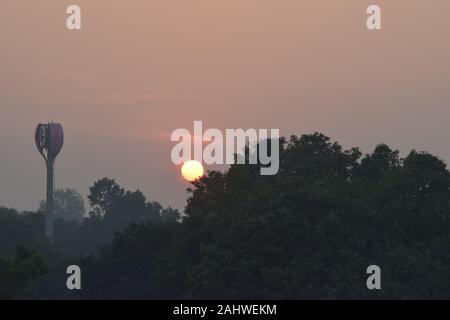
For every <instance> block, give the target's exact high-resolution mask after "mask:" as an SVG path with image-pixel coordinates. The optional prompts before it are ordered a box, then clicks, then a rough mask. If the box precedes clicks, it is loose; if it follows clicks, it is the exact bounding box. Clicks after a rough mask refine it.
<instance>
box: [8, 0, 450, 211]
mask: <svg viewBox="0 0 450 320" xmlns="http://www.w3.org/2000/svg"><path fill="white" fill-rule="evenodd" d="M73 3H76V4H78V5H80V6H81V8H82V10H83V11H82V13H83V30H82V31H81V32H71V31H68V30H66V28H65V18H66V13H65V9H66V7H67V6H68V5H70V4H73ZM373 3H376V4H379V5H380V6H381V7H382V10H383V11H382V14H383V15H382V18H383V30H382V31H377V32H369V31H368V30H367V29H366V28H365V19H366V14H365V10H366V8H367V6H368V5H369V4H373ZM449 12H450V2H449V1H447V0H433V1H432V2H431V1H422V0H396V1H380V0H372V1H365V0H341V1H335V0H327V1H324V0H309V1H299V0H270V1H269V0H227V1H216V0H214V1H212V0H95V1H92V0H71V1H65V0H64V1H63V0H39V1H29V0H1V2H0V41H1V45H0V111H1V118H0V205H1V204H3V205H6V206H12V207H16V208H19V209H36V208H37V206H38V203H39V201H40V200H41V199H43V198H44V195H45V171H44V163H43V161H42V159H41V158H40V156H39V154H38V152H37V151H36V149H35V146H34V142H33V131H34V128H35V126H36V124H37V123H39V122H45V121H47V120H54V121H58V122H61V123H62V124H63V125H64V128H65V132H66V144H65V146H64V148H63V151H62V153H61V155H60V157H59V158H58V160H57V164H56V170H57V171H56V186H57V187H74V188H76V189H78V190H79V191H80V192H82V193H83V194H86V193H87V192H88V187H89V186H90V185H92V183H93V182H94V181H95V180H96V179H98V178H101V177H104V176H108V177H113V178H116V179H117V181H118V182H119V183H121V184H123V185H124V186H125V187H127V188H133V189H134V188H140V189H142V191H143V192H144V193H145V195H146V196H147V197H148V198H149V199H151V200H157V201H161V202H162V203H163V204H164V205H172V206H175V207H177V208H182V207H183V206H184V201H185V197H186V193H185V188H186V187H187V186H188V184H187V183H186V182H184V181H182V180H181V178H180V176H179V172H178V171H177V170H176V168H174V166H173V165H172V164H171V162H170V149H171V147H172V146H173V144H171V143H170V133H171V131H172V130H174V129H176V128H188V129H190V130H192V126H193V121H194V120H203V122H204V125H205V126H206V127H208V128H211V127H214V128H220V129H224V128H239V127H243V128H280V130H281V133H282V134H283V135H290V134H302V133H309V132H313V131H320V132H323V133H325V134H327V135H330V136H331V137H332V138H333V139H336V140H338V141H341V142H342V143H343V144H344V145H345V146H346V147H352V146H361V147H362V149H363V151H365V152H368V151H370V150H371V149H372V148H373V147H374V146H375V145H376V144H377V143H380V142H386V143H388V144H390V145H392V146H393V147H395V148H399V149H400V150H401V151H402V153H403V154H404V153H405V152H407V151H409V150H410V149H411V148H416V149H419V150H427V151H430V152H433V153H435V154H437V155H438V156H440V157H442V158H443V159H444V160H446V161H449V160H450V142H449V139H448V136H449V134H450V128H449V125H450V117H449V115H450V108H449V106H450V90H449V84H450V43H449V41H448V36H449V31H450V20H449V19H448V14H449Z"/></svg>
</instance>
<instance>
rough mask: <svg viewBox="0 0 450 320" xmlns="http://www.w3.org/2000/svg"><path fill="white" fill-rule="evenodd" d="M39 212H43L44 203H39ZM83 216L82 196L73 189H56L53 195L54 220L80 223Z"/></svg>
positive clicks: (44, 208)
mask: <svg viewBox="0 0 450 320" xmlns="http://www.w3.org/2000/svg"><path fill="white" fill-rule="evenodd" d="M39 210H40V211H42V212H45V210H46V201H45V200H43V201H41V204H40V209H39ZM84 214H85V208H84V201H83V196H82V195H81V194H80V193H79V192H78V191H76V190H75V189H65V190H63V189H56V190H55V193H54V215H55V218H60V219H64V220H66V221H76V222H78V223H81V222H82V221H83V218H84Z"/></svg>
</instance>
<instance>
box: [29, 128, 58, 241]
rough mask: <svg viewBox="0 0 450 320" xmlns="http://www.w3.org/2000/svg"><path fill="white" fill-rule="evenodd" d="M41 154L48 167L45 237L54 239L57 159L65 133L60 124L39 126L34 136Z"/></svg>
mask: <svg viewBox="0 0 450 320" xmlns="http://www.w3.org/2000/svg"><path fill="white" fill-rule="evenodd" d="M34 139H35V141H36V146H37V148H38V151H39V153H40V154H41V155H42V157H43V158H44V160H45V164H46V166H47V200H46V208H45V235H46V236H47V238H49V239H51V238H53V184H54V180H53V179H54V167H55V159H56V157H57V156H58V154H59V152H60V151H61V149H62V146H63V143H64V131H63V128H62V126H61V125H60V124H59V123H53V122H49V123H45V124H42V123H41V124H39V125H38V126H37V128H36V132H35V135H34Z"/></svg>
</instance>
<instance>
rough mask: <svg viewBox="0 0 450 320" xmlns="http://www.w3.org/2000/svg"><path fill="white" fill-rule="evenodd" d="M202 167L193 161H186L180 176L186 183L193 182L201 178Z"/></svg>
mask: <svg viewBox="0 0 450 320" xmlns="http://www.w3.org/2000/svg"><path fill="white" fill-rule="evenodd" d="M203 172H204V170H203V166H202V164H201V163H200V162H198V161H195V160H189V161H186V162H185V163H184V164H183V166H182V167H181V175H182V176H183V178H184V179H186V180H187V181H194V180H196V179H199V178H201V177H202V176H203Z"/></svg>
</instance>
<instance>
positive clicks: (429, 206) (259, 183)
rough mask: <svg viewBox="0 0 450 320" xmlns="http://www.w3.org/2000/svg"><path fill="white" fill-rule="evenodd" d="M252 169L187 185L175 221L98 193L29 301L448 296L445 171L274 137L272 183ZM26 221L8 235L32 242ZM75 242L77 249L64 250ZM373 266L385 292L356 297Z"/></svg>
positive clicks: (417, 161)
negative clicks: (276, 167) (77, 277)
mask: <svg viewBox="0 0 450 320" xmlns="http://www.w3.org/2000/svg"><path fill="white" fill-rule="evenodd" d="M259 169H260V168H259V166H258V165H233V166H231V168H230V169H229V170H228V171H227V172H225V173H220V172H217V171H213V172H209V173H208V175H207V176H206V177H204V178H202V179H201V180H200V181H197V182H195V183H194V184H193V187H192V189H191V190H190V194H189V198H188V202H187V206H186V208H185V212H184V214H185V217H183V219H182V222H178V221H179V215H177V213H176V212H173V211H172V210H169V212H168V214H167V215H166V214H163V213H162V209H161V208H160V207H159V209H158V210H155V211H154V212H155V215H154V218H152V219H150V217H149V216H148V212H150V211H151V210H150V209H149V208H150V207H151V205H150V204H148V203H147V202H145V200H144V203H146V205H145V206H143V205H138V206H135V204H136V203H137V202H139V203H141V204H142V197H141V196H139V195H138V194H133V193H128V192H125V191H124V190H122V189H121V188H120V187H116V186H115V183H106V182H108V181H109V182H111V180H108V179H104V180H101V181H99V182H98V184H97V187H96V186H94V187H93V189H92V188H91V195H90V197H89V200H90V201H91V204H92V205H93V207H94V209H93V213H95V214H92V216H91V217H90V218H89V219H88V220H89V223H86V221H85V223H83V224H82V225H81V226H78V227H77V228H76V229H74V230H77V231H76V232H75V231H74V234H72V235H71V234H70V233H62V234H60V235H59V236H58V237H60V238H59V239H60V240H57V241H61V243H64V241H66V242H65V243H66V244H65V245H61V247H58V249H56V248H51V249H50V250H48V252H53V254H54V255H56V254H59V255H60V256H63V257H68V258H60V259H59V264H57V266H56V267H54V269H53V270H49V272H48V273H47V274H46V275H45V276H38V277H37V279H38V280H37V281H35V282H34V284H35V285H36V290H35V293H36V294H37V296H36V297H37V298H43V297H55V298H73V299H77V298H85V299H113V298H125V299H162V298H197V299H204V298H208V299H223V298H226V299H244V298H252V299H259V298H263V299H267V298H270V299H301V298H308V299H311V298H319V299H334V298H355V299H360V298H368V299H378V298H448V297H450V210H449V209H450V207H449V206H450V189H449V188H450V172H449V171H448V170H447V168H446V165H445V163H444V162H443V161H441V160H440V159H438V158H437V157H435V156H433V155H431V154H429V153H422V152H416V151H411V152H410V153H409V154H408V156H406V157H405V158H403V159H402V158H400V156H399V153H398V151H396V150H392V149H390V148H389V147H388V146H386V145H379V146H377V147H376V148H375V150H374V151H373V152H372V153H370V154H367V155H363V154H362V153H361V152H360V151H359V149H357V148H353V149H350V150H344V149H343V148H342V146H341V145H339V144H338V143H337V142H332V141H330V139H329V138H328V137H326V136H324V135H322V134H318V133H316V134H311V135H303V136H301V137H296V136H292V137H291V138H290V139H289V140H286V139H281V149H280V171H279V173H278V174H277V175H274V176H261V175H260V170H259ZM105 185H107V186H108V187H104V186H105ZM99 186H101V187H99ZM137 199H141V200H139V201H137ZM144 199H145V198H144ZM130 201H131V202H130ZM135 201H137V202H135ZM144 212H147V213H146V214H144ZM152 212H153V211H152ZM156 213H157V214H156ZM10 214H11V213H10ZM2 215H3V214H2ZM28 215H30V216H32V218H25V216H21V217H20V219H22V220H23V221H22V222H21V227H19V223H15V224H14V223H13V224H12V225H10V227H9V228H11V229H14V228H15V229H16V230H18V229H21V228H28V229H27V230H29V231H31V230H34V231H33V232H42V231H37V230H40V229H39V228H38V227H35V226H34V224H33V223H30V222H27V223H26V222H25V221H28V220H27V219H30V220H32V219H36V220H39V218H37V217H36V214H28ZM107 216H109V217H110V218H108V219H107V218H106V217H107ZM117 216H120V218H116V217H117ZM169 216H170V217H173V218H169ZM131 217H133V218H131ZM138 217H139V218H138ZM155 218H156V219H155ZM1 219H2V221H4V219H3V218H1ZM91 219H92V220H91ZM109 219H112V220H114V222H112V221H109ZM118 221H121V222H120V223H119V222H118ZM134 222H137V223H134ZM103 223H105V227H98V229H97V230H102V231H101V232H99V233H98V235H99V236H100V235H101V237H103V239H107V238H108V237H113V238H112V241H110V242H108V241H107V242H108V244H106V245H105V246H104V247H103V248H102V249H101V250H99V251H96V250H81V252H84V254H83V255H82V256H78V257H74V256H73V253H74V252H80V248H81V249H83V247H84V245H88V243H92V245H93V247H95V248H98V247H99V245H98V243H99V242H96V241H94V240H95V239H93V238H89V234H90V236H91V237H94V238H95V233H89V232H88V231H87V230H89V228H95V227H94V226H96V225H102V224H103ZM107 223H108V227H106V224H107ZM129 223H131V224H130V225H129V226H128V227H127V228H126V229H125V230H124V231H121V232H119V233H116V234H115V235H114V236H113V234H112V233H113V232H114V231H118V230H120V226H123V225H125V224H129ZM0 225H1V228H3V225H4V223H3V222H2V223H0ZM103 228H104V229H103ZM83 232H85V233H84V234H83ZM1 234H2V233H1ZM19 234H22V235H23V237H25V234H27V231H20V232H19ZM66 236H67V237H68V238H67V239H66V238H65V237H66ZM2 237H4V235H2ZM76 237H79V240H78V241H80V242H81V243H83V241H85V242H84V243H85V244H83V245H80V244H79V245H78V246H75V248H76V249H74V248H73V247H72V249H68V247H65V246H66V245H68V244H69V242H70V240H68V239H71V238H76ZM25 238H26V237H25ZM25 238H24V239H25ZM3 239H10V238H9V237H7V238H3ZM88 239H89V240H88ZM9 241H11V240H9ZM55 243H56V241H55ZM21 244H22V245H25V246H26V245H27V243H21ZM58 246H59V245H58ZM11 248H12V247H11ZM11 248H9V249H8V250H11ZM31 248H36V250H43V248H39V247H36V246H34V247H33V246H31ZM3 249H4V248H3V247H2V250H3ZM43 252H44V256H45V250H44V251H43ZM55 252H58V253H55ZM92 252H97V253H96V254H89V253H92ZM71 254H72V256H70V255H71ZM64 259H65V260H64ZM74 261H75V262H76V264H79V265H80V267H81V269H82V272H83V273H82V275H83V278H82V286H83V289H82V290H80V291H68V290H67V289H66V288H65V279H66V275H65V269H64V266H67V263H69V264H72V263H75V262H74ZM373 264H375V265H378V266H380V267H381V270H382V289H381V290H375V291H370V290H368V289H367V287H366V279H367V277H368V275H367V274H366V268H367V267H368V266H369V265H373ZM44 280H45V281H44Z"/></svg>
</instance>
